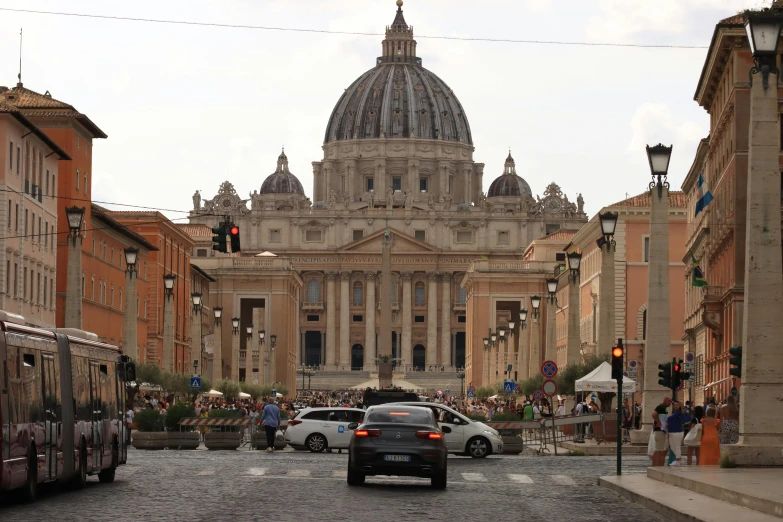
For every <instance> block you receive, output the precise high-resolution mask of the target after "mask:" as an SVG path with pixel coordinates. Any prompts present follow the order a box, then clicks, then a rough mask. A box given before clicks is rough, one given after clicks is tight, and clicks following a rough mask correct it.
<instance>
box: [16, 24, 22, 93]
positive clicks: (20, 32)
mask: <svg viewBox="0 0 783 522" xmlns="http://www.w3.org/2000/svg"><path fill="white" fill-rule="evenodd" d="M16 77H17V78H19V82H18V84H17V87H21V86H22V28H21V27H20V28H19V74H17V75H16Z"/></svg>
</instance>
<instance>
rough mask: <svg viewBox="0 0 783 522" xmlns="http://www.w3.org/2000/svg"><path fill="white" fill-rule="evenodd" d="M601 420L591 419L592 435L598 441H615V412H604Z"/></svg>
mask: <svg viewBox="0 0 783 522" xmlns="http://www.w3.org/2000/svg"><path fill="white" fill-rule="evenodd" d="M603 415H604V418H603V420H600V421H592V422H591V423H590V425H591V426H592V427H593V436H594V437H595V439H596V441H598V442H599V443H600V442H617V414H616V413H604V414H603Z"/></svg>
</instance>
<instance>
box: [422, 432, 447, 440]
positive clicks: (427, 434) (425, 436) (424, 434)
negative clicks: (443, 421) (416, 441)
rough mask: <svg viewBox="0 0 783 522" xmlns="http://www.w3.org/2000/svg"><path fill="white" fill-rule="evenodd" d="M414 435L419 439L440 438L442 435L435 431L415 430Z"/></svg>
mask: <svg viewBox="0 0 783 522" xmlns="http://www.w3.org/2000/svg"><path fill="white" fill-rule="evenodd" d="M416 436H417V437H418V438H420V439H430V440H440V439H442V438H443V435H441V434H440V433H438V432H437V431H417V432H416Z"/></svg>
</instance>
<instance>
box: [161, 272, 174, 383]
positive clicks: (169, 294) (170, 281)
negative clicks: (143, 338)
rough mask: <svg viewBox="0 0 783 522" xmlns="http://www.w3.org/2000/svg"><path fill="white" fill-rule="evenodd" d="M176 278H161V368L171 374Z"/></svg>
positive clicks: (172, 275)
mask: <svg viewBox="0 0 783 522" xmlns="http://www.w3.org/2000/svg"><path fill="white" fill-rule="evenodd" d="M176 280H177V276H175V275H174V274H166V275H164V276H163V365H162V366H163V368H164V369H166V370H168V371H170V372H173V371H174V369H175V364H174V282H175V281H176Z"/></svg>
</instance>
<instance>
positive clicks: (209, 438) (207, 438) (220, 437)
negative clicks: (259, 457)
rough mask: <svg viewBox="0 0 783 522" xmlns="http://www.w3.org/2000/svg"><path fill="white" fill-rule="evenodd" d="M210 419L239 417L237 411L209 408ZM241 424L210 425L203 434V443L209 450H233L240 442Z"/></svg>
mask: <svg viewBox="0 0 783 522" xmlns="http://www.w3.org/2000/svg"><path fill="white" fill-rule="evenodd" d="M209 418H210V419H239V418H240V415H239V412H236V411H232V410H209ZM242 428H243V427H242V426H240V425H239V424H237V425H234V426H210V427H209V431H208V432H206V433H205V434H204V444H205V445H206V447H207V449H209V450H235V449H237V448H239V445H240V444H241V443H242Z"/></svg>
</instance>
